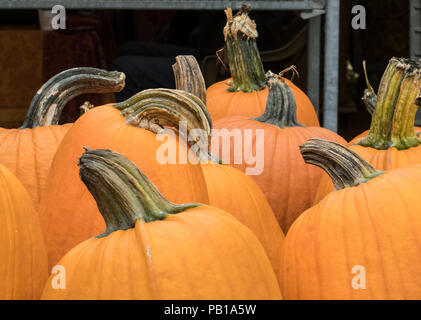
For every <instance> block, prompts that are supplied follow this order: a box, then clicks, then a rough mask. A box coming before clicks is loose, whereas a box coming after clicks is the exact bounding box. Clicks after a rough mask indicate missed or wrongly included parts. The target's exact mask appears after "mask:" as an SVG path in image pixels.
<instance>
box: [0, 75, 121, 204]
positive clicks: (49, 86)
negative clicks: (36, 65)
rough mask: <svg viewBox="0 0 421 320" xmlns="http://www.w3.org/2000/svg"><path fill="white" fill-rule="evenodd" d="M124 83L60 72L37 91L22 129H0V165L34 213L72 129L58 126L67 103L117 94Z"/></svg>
mask: <svg viewBox="0 0 421 320" xmlns="http://www.w3.org/2000/svg"><path fill="white" fill-rule="evenodd" d="M124 79H125V78H124V74H123V73H120V72H107V71H104V70H100V69H94V68H74V69H70V70H66V71H63V72H62V73H59V74H58V75H56V76H54V77H53V78H51V79H50V80H49V81H48V82H46V83H45V84H44V85H43V86H42V87H41V88H40V89H39V90H38V92H37V93H36V95H35V96H34V98H33V100H32V102H31V105H30V107H29V110H28V114H27V116H26V119H25V122H24V124H23V125H22V127H20V128H19V129H3V128H0V163H1V164H3V165H4V166H6V167H7V168H9V169H10V170H11V171H12V172H13V173H14V174H15V175H16V176H17V177H18V179H19V180H20V181H21V182H22V184H23V185H24V186H25V188H26V190H28V192H29V193H30V195H31V196H32V199H33V201H34V204H35V207H36V209H37V208H38V205H39V202H40V198H41V193H42V190H43V188H44V185H45V180H46V178H47V174H48V170H49V168H50V165H51V161H52V158H53V156H54V154H55V152H56V149H57V147H58V145H59V144H60V142H61V140H62V139H63V137H64V135H65V134H66V132H67V130H68V129H69V128H70V126H71V125H70V124H65V125H60V126H59V125H58V120H59V117H60V114H61V111H62V110H63V108H64V107H65V105H66V104H67V102H68V101H69V100H71V99H72V98H74V97H75V96H77V95H80V94H83V93H91V92H94V93H105V92H117V91H120V90H122V89H123V87H124Z"/></svg>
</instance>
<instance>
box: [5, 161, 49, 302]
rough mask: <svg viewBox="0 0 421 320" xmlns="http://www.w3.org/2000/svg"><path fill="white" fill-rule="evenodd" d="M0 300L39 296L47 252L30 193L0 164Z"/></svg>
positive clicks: (43, 280) (42, 285) (45, 275)
mask: <svg viewBox="0 0 421 320" xmlns="http://www.w3.org/2000/svg"><path fill="white" fill-rule="evenodd" d="M0 220H1V223H0V261H1V263H0V300H10V299H15V300H22V299H25V300H26V299H39V298H40V296H41V292H42V289H43V287H44V284H45V281H46V279H47V277H48V270H47V252H46V250H45V244H44V239H43V237H42V233H41V226H40V224H39V220H38V216H37V213H36V212H35V209H34V205H33V202H32V200H31V197H30V195H29V194H28V192H27V191H26V190H25V188H24V187H23V185H22V184H21V183H20V182H19V180H18V179H17V178H16V177H15V176H14V175H13V173H12V172H10V171H9V170H8V169H7V168H5V167H4V166H2V165H0Z"/></svg>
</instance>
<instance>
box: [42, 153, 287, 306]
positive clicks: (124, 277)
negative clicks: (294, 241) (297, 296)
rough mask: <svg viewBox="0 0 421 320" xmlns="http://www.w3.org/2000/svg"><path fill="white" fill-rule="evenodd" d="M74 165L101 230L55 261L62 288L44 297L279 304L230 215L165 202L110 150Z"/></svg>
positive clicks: (273, 284)
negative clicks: (62, 275) (273, 301)
mask: <svg viewBox="0 0 421 320" xmlns="http://www.w3.org/2000/svg"><path fill="white" fill-rule="evenodd" d="M79 165H80V176H81V178H82V180H83V182H84V183H85V184H86V186H87V188H88V190H89V191H90V192H91V193H92V196H93V197H94V198H95V201H96V203H97V205H98V208H99V210H100V212H101V214H102V216H103V219H104V221H105V223H106V229H105V232H104V233H102V234H101V235H99V236H97V237H94V238H91V239H89V240H86V241H84V242H83V243H81V244H79V245H77V246H76V247H75V248H73V249H71V250H70V251H69V252H68V253H67V254H66V255H65V256H64V257H63V258H62V259H61V260H60V262H59V264H60V265H61V266H63V267H64V268H65V270H66V288H65V289H64V290H54V289H53V288H52V287H51V285H50V283H49V281H47V284H46V286H45V289H44V292H43V295H42V299H196V300H199V299H281V293H280V290H279V286H278V283H277V281H276V277H275V274H274V273H273V270H272V268H271V265H270V262H269V259H268V258H267V256H266V254H265V251H264V249H263V248H262V246H261V244H260V243H259V241H258V240H257V239H256V237H255V236H254V235H253V234H252V232H251V231H250V230H248V229H247V228H246V227H244V226H243V225H242V224H241V223H239V222H238V221H237V220H236V219H234V218H233V217H232V216H231V215H230V214H229V213H227V212H225V211H223V210H220V209H217V208H214V207H210V206H207V205H201V204H197V203H188V204H173V203H171V202H169V201H167V200H166V199H165V198H164V197H163V196H162V195H161V193H160V192H159V191H158V189H157V188H156V187H155V186H154V185H153V184H152V183H151V182H150V180H148V178H147V177H146V176H145V175H144V174H143V173H142V172H141V171H140V170H139V169H138V168H137V167H136V166H135V165H134V164H133V163H132V162H130V161H129V160H128V159H127V158H126V157H124V156H122V155H120V154H117V153H115V152H112V151H110V150H88V151H86V152H85V153H84V154H83V155H82V157H81V158H80V161H79ZM173 187H174V188H178V186H177V185H173ZM82 214H83V213H82Z"/></svg>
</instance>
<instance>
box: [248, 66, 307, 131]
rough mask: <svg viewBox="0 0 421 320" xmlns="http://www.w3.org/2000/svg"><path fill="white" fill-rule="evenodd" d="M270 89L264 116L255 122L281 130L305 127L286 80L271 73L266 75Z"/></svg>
mask: <svg viewBox="0 0 421 320" xmlns="http://www.w3.org/2000/svg"><path fill="white" fill-rule="evenodd" d="M266 82H267V85H268V87H269V93H268V98H267V100H266V109H265V112H264V113H263V115H261V116H260V117H257V118H254V119H253V120H256V121H259V122H262V123H268V124H271V125H274V126H277V127H279V128H281V129H283V128H286V127H304V126H303V125H302V124H301V123H299V122H298V120H297V104H296V102H295V97H294V94H293V93H292V91H291V89H290V88H289V87H288V85H287V84H286V82H285V80H284V79H283V78H282V77H281V76H279V75H276V74H274V73H272V72H271V71H268V72H267V73H266Z"/></svg>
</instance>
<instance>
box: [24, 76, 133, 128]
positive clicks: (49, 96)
mask: <svg viewBox="0 0 421 320" xmlns="http://www.w3.org/2000/svg"><path fill="white" fill-rule="evenodd" d="M125 78H126V77H125V75H124V73H122V72H116V71H111V72H110V71H105V70H101V69H96V68H73V69H69V70H66V71H63V72H61V73H59V74H57V75H55V76H54V77H52V78H51V79H50V80H48V81H47V82H46V83H45V84H44V85H43V86H42V87H41V88H40V89H39V90H38V91H37V93H36V94H35V96H34V97H33V99H32V101H31V104H30V106H29V110H28V113H27V115H26V118H25V121H24V123H23V125H22V126H21V127H20V129H25V128H35V127H39V126H48V125H55V124H58V121H59V118H60V115H61V112H62V111H63V109H64V107H65V106H66V104H67V103H68V102H69V101H70V100H71V99H73V98H74V97H76V96H79V95H81V94H85V93H110V92H119V91H121V90H123V88H124V85H125Z"/></svg>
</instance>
